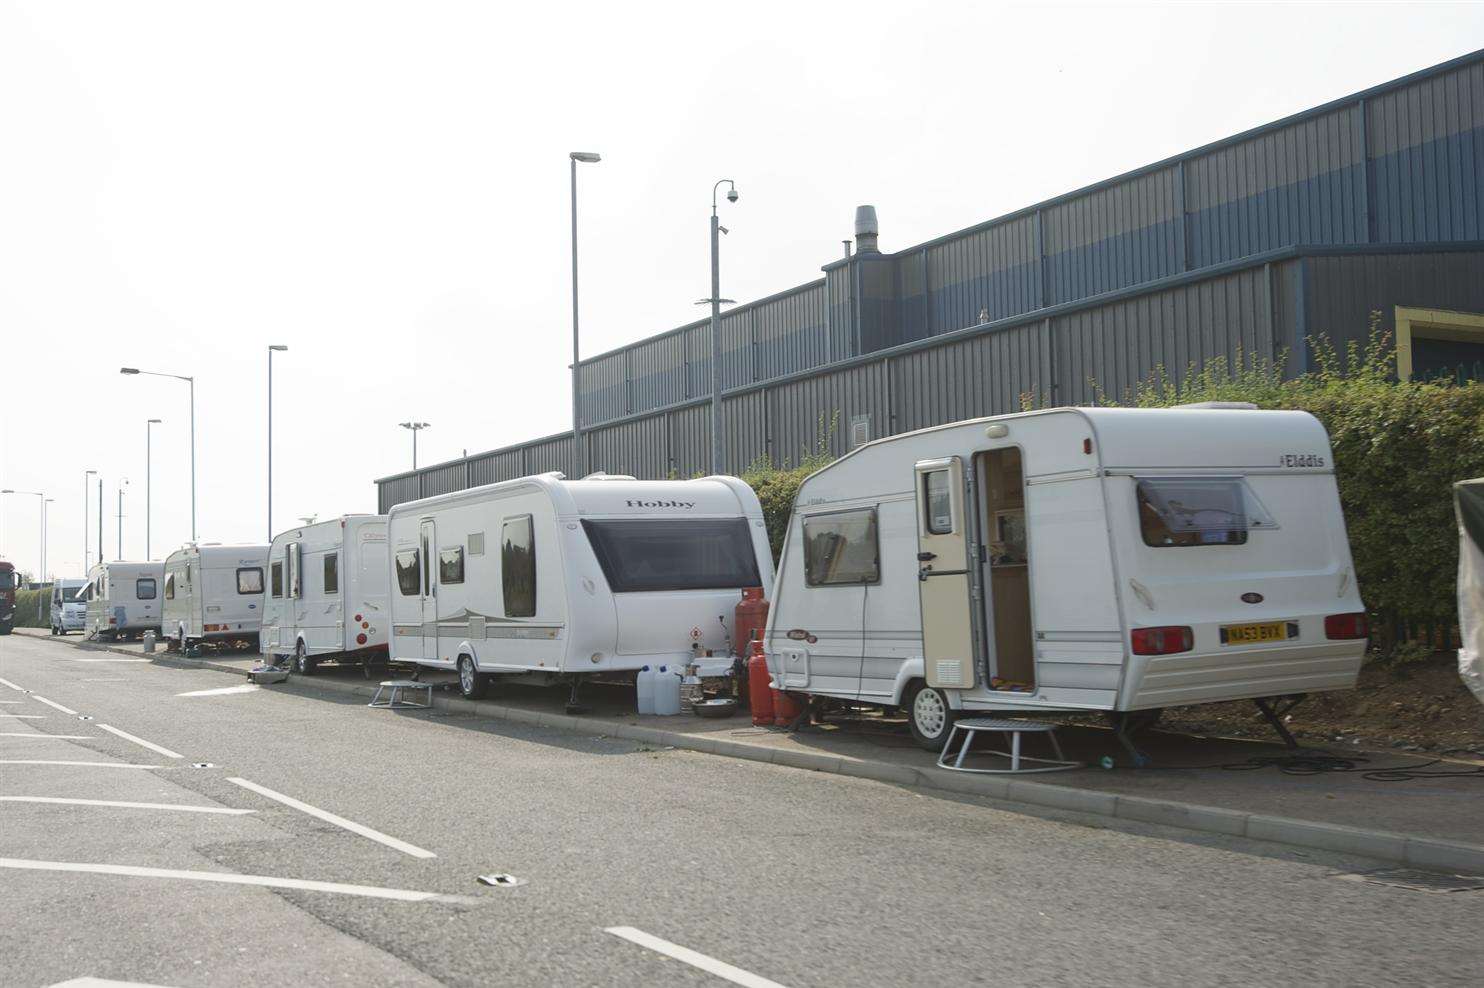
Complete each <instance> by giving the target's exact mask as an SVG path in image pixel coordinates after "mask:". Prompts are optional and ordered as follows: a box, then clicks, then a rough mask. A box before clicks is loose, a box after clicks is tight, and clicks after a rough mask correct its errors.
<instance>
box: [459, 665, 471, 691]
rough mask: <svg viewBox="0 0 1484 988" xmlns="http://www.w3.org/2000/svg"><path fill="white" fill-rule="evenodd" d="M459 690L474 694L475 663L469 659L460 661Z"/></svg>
mask: <svg viewBox="0 0 1484 988" xmlns="http://www.w3.org/2000/svg"><path fill="white" fill-rule="evenodd" d="M459 688H460V689H462V690H463V691H464V692H465V693H472V692H474V663H473V662H470V661H469V660H468V659H467V658H463V659H460V660H459Z"/></svg>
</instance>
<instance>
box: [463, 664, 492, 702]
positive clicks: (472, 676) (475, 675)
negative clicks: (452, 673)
mask: <svg viewBox="0 0 1484 988" xmlns="http://www.w3.org/2000/svg"><path fill="white" fill-rule="evenodd" d="M488 688H489V677H488V676H485V675H482V674H481V673H480V672H479V670H477V669H475V668H474V659H473V658H472V657H471V656H468V655H460V656H459V692H460V693H462V694H464V696H465V697H466V698H467V699H470V700H478V699H479V698H480V697H482V696H484V693H485V690H486V689H488Z"/></svg>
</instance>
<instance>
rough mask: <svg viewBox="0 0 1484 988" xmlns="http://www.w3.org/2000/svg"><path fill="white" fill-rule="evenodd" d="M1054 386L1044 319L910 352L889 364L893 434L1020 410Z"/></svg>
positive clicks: (1048, 340) (893, 359)
mask: <svg viewBox="0 0 1484 988" xmlns="http://www.w3.org/2000/svg"><path fill="white" fill-rule="evenodd" d="M1053 383H1054V378H1053V371H1052V365H1051V344H1050V337H1049V335H1048V332H1047V324H1046V320H1044V319H1042V320H1038V321H1036V322H1034V323H1029V324H1026V325H1021V326H1012V327H1010V328H1008V329H1001V330H995V331H993V332H990V333H985V334H984V335H982V336H976V337H973V338H971V339H967V340H957V341H954V342H951V343H945V344H944V345H942V346H936V347H932V348H930V349H925V350H917V351H914V352H912V353H906V354H903V355H901V356H899V357H893V358H892V361H891V394H892V405H893V408H894V411H895V413H896V422H895V426H894V428H893V429H892V432H911V431H912V430H914V429H921V428H924V427H926V426H930V425H938V424H940V423H943V422H956V421H959V420H962V419H970V418H977V417H979V416H983V415H1000V414H1006V413H1009V412H1015V411H1019V410H1020V408H1021V396H1022V395H1023V394H1024V395H1027V396H1029V397H1033V398H1034V397H1035V396H1040V397H1041V398H1042V399H1043V401H1044V400H1045V398H1046V396H1047V395H1049V394H1050V392H1051V389H1052V385H1053ZM880 434H882V433H878V435H880Z"/></svg>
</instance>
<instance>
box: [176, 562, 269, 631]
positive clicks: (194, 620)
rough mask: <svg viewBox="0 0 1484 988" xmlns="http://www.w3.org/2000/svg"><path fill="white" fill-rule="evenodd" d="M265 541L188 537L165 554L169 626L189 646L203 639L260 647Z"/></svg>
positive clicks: (265, 567)
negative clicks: (193, 539)
mask: <svg viewBox="0 0 1484 988" xmlns="http://www.w3.org/2000/svg"><path fill="white" fill-rule="evenodd" d="M267 565H268V547H267V546H266V545H216V544H214V543H193V542H188V543H186V544H185V545H184V546H182V547H181V548H179V549H176V550H175V551H174V552H172V553H171V554H170V555H169V556H167V557H166V558H165V586H164V591H163V596H164V632H165V636H166V637H167V638H168V639H170V640H171V641H173V642H175V644H176V646H177V647H179V648H180V649H181V651H185V650H186V649H187V648H189V647H191V646H192V645H196V644H198V643H200V642H203V641H221V642H225V641H243V642H247V643H249V644H252V645H253V646H254V648H255V649H256V645H257V642H258V631H259V629H260V628H261V627H262V622H263V586H264V571H265V570H266V569H267Z"/></svg>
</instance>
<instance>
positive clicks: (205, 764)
mask: <svg viewBox="0 0 1484 988" xmlns="http://www.w3.org/2000/svg"><path fill="white" fill-rule="evenodd" d="M191 768H216V766H215V765H213V764H212V763H211V762H191Z"/></svg>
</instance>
